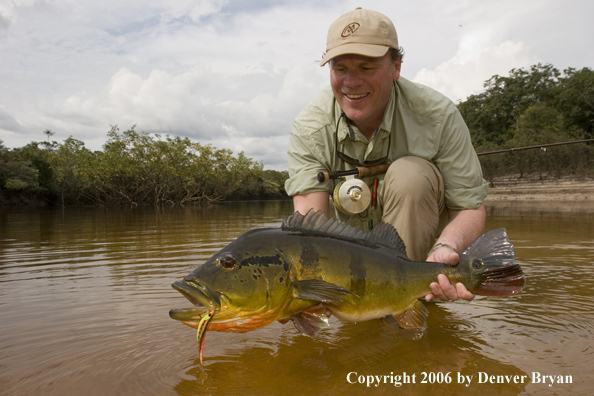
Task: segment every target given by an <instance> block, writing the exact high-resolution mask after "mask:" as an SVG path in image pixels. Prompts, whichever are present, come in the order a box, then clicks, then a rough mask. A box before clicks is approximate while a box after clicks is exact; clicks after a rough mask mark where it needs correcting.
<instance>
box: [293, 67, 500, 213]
mask: <svg viewBox="0 0 594 396" xmlns="http://www.w3.org/2000/svg"><path fill="white" fill-rule="evenodd" d="M341 112H342V110H341V109H340V106H339V105H338V103H337V102H336V100H335V98H334V95H333V93H332V89H331V88H330V87H328V88H326V89H325V90H323V91H322V92H320V93H319V94H318V95H317V96H316V97H314V98H313V100H312V101H311V102H310V103H309V104H308V105H307V107H306V108H305V109H304V110H303V111H302V112H301V113H300V114H299V115H298V116H297V118H296V119H295V122H294V123H293V129H292V131H291V136H290V139H289V150H288V162H289V179H288V180H287V181H286V182H285V189H286V191H287V193H288V194H289V195H291V196H293V195H298V194H307V193H311V192H316V191H327V192H328V193H330V195H332V192H333V189H334V186H335V185H336V184H338V183H339V182H340V180H339V181H332V180H330V181H327V182H324V183H319V182H318V180H317V174H318V172H325V171H336V170H350V169H354V166H353V165H350V164H347V163H345V162H343V161H342V160H340V159H339V158H338V157H337V156H336V154H335V150H336V147H338V149H339V150H340V151H342V152H343V153H344V154H346V155H348V156H349V157H351V158H354V159H357V160H358V161H359V162H364V161H369V160H374V159H378V158H382V157H384V156H386V155H388V161H387V162H388V163H391V162H393V161H395V160H396V159H398V158H400V157H404V156H411V155H412V156H417V157H421V158H425V159H427V160H429V161H431V162H433V163H434V164H435V165H436V166H437V168H438V169H439V170H440V172H441V174H442V176H443V178H444V183H445V201H446V206H447V207H448V208H449V209H453V210H463V209H476V208H477V207H479V206H480V204H481V203H482V202H483V200H484V199H485V197H486V196H487V193H488V191H489V188H488V184H487V182H486V181H485V180H484V179H483V177H482V170H481V165H480V163H479V160H478V157H477V155H476V152H475V151H474V148H473V146H472V143H471V141H470V133H469V131H468V127H467V126H466V124H465V122H464V120H463V119H462V116H461V115H460V112H459V111H458V109H457V108H456V106H455V105H454V103H452V101H451V100H449V99H448V98H446V97H445V96H443V95H442V94H440V93H439V92H437V91H435V90H433V89H431V88H429V87H426V86H423V85H420V84H416V83H413V82H411V81H408V80H406V79H404V78H402V77H401V78H400V79H399V80H398V81H397V82H395V83H394V86H393V89H392V94H391V96H390V99H389V101H388V104H387V106H386V111H385V113H384V119H383V121H382V123H381V125H380V127H379V129H378V130H377V131H376V132H375V133H374V135H373V136H372V137H371V139H370V140H368V139H367V138H366V137H365V136H363V134H362V133H361V132H360V131H359V130H358V129H357V127H355V126H354V125H352V123H351V130H352V132H350V133H349V128H348V126H347V122H346V121H345V117H342V118H340V115H341ZM339 118H340V122H339V123H338V125H337V121H338V120H339ZM390 134H391V135H392V137H391V139H390V138H389V135H390ZM349 135H351V136H349ZM335 136H336V138H335ZM336 139H337V140H338V146H337V144H336V143H337V142H336ZM351 139H352V140H351ZM388 142H390V145H389V146H390V147H389V148H388ZM378 178H379V179H380V188H379V191H381V183H382V179H383V177H382V176H378ZM368 183H369V184H370V183H371V181H368ZM341 217H343V216H341ZM374 217H375V216H374Z"/></svg>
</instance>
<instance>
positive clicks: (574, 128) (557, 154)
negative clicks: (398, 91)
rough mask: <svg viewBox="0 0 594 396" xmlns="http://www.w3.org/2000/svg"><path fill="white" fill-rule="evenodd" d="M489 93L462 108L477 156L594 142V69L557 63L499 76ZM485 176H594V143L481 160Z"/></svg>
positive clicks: (470, 99) (489, 86) (488, 84)
mask: <svg viewBox="0 0 594 396" xmlns="http://www.w3.org/2000/svg"><path fill="white" fill-rule="evenodd" d="M484 87H485V91H484V92H482V93H481V94H478V95H472V96H470V97H468V98H467V99H466V101H464V102H461V103H459V104H458V109H459V110H460V112H461V113H462V116H463V117H464V120H465V121H466V123H467V125H468V127H469V129H470V134H471V136H472V141H473V143H474V146H475V148H476V151H477V152H479V153H480V152H490V151H495V150H502V149H508V148H515V147H525V146H533V145H540V144H547V143H555V142H565V141H573V140H581V139H591V138H594V71H593V70H592V69H590V68H583V69H581V70H577V69H573V68H569V69H567V70H564V72H563V73H560V72H559V70H557V69H555V68H554V67H553V66H552V65H549V64H547V65H542V64H537V65H533V66H531V67H530V70H526V69H513V70H512V71H511V72H510V75H509V76H508V77H501V76H497V75H496V76H493V77H491V78H490V79H489V80H487V81H486V82H485V84H484ZM480 160H481V164H482V166H483V174H484V176H485V178H486V179H487V180H489V181H490V182H491V183H493V181H494V180H496V179H497V178H498V177H501V176H510V175H514V176H516V177H520V178H522V177H524V176H526V175H531V176H533V175H536V176H538V177H540V178H544V177H546V176H547V177H561V176H566V175H573V176H576V177H586V176H592V175H594V145H592V144H574V145H567V146H557V147H550V148H547V149H546V150H528V151H518V152H509V153H503V154H494V155H487V156H481V157H480Z"/></svg>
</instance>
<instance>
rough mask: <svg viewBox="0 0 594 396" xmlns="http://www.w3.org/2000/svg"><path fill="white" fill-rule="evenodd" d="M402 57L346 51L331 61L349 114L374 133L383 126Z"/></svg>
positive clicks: (340, 101)
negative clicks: (374, 56)
mask: <svg viewBox="0 0 594 396" xmlns="http://www.w3.org/2000/svg"><path fill="white" fill-rule="evenodd" d="M400 65H401V61H400V60H398V61H397V62H394V61H393V60H392V58H391V57H390V54H389V53H387V54H386V55H384V56H383V57H381V58H370V57H367V56H362V55H354V54H346V55H342V56H338V57H336V58H334V59H332V60H331V61H330V84H331V85H332V91H333V92H334V97H335V98H336V100H337V101H338V104H339V105H340V107H341V109H342V110H343V111H344V113H345V114H346V116H347V117H348V118H349V119H350V120H351V121H353V123H354V124H355V125H356V126H357V127H358V128H359V129H360V130H361V132H362V133H363V134H364V135H366V136H367V137H370V136H371V134H372V133H373V132H374V131H375V130H376V129H377V128H378V127H379V126H380V124H381V122H382V119H383V116H384V109H385V108H386V104H387V103H388V100H389V99H390V93H391V91H392V83H393V82H394V81H396V80H398V78H399V77H400Z"/></svg>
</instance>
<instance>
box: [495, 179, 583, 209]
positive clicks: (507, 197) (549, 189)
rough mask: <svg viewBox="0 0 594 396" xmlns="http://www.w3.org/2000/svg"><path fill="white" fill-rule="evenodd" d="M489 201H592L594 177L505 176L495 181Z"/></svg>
mask: <svg viewBox="0 0 594 396" xmlns="http://www.w3.org/2000/svg"><path fill="white" fill-rule="evenodd" d="M494 184H495V186H494V187H491V188H490V189H489V195H488V196H487V198H486V200H485V201H487V202H489V201H589V202H592V203H594V178H580V179H578V178H572V177H562V178H560V179H556V178H555V179H544V180H541V179H538V178H529V177H526V178H507V179H502V180H498V181H495V183H494Z"/></svg>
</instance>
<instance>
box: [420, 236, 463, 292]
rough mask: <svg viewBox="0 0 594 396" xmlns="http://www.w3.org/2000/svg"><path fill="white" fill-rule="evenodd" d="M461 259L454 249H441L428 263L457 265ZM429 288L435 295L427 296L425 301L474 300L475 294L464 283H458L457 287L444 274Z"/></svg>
mask: <svg viewBox="0 0 594 396" xmlns="http://www.w3.org/2000/svg"><path fill="white" fill-rule="evenodd" d="M459 259H460V256H459V255H458V253H456V252H454V251H453V250H452V249H449V248H446V247H440V248H439V249H436V250H435V251H433V252H432V253H431V254H430V255H429V257H428V258H427V261H433V262H437V263H445V264H449V265H456V264H458V260H459ZM429 287H430V288H431V291H432V292H433V294H427V295H426V296H425V300H427V301H432V300H435V299H436V298H438V299H440V300H442V301H456V300H457V299H459V298H461V299H463V300H468V301H470V300H472V299H474V294H472V293H471V292H469V291H468V289H466V286H464V285H463V284H462V283H457V284H456V285H455V286H454V285H452V284H451V283H450V280H449V279H448V277H447V276H445V275H444V274H439V275H438V276H437V282H433V283H431V284H430V285H429Z"/></svg>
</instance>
